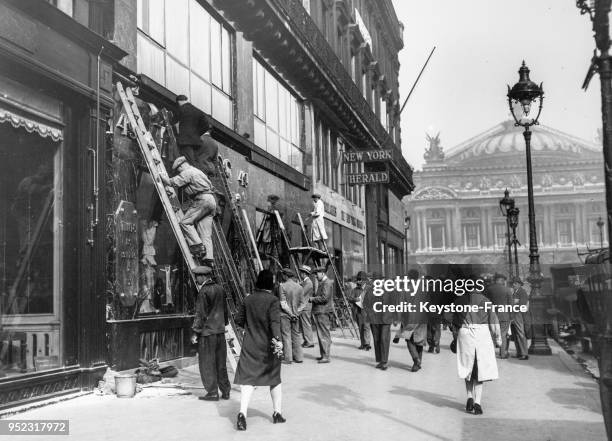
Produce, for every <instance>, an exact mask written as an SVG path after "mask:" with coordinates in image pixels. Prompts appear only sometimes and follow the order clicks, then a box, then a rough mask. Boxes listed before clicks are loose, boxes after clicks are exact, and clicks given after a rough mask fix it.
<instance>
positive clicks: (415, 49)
mask: <svg viewBox="0 0 612 441" xmlns="http://www.w3.org/2000/svg"><path fill="white" fill-rule="evenodd" d="M393 3H394V5H395V8H396V11H397V15H398V18H399V19H400V20H401V21H402V22H403V23H404V26H405V30H404V46H405V47H404V49H403V50H402V51H401V52H400V63H401V70H400V96H401V98H400V101H401V102H402V103H403V101H404V99H405V98H406V96H407V94H408V92H409V91H410V87H411V86H412V84H413V82H414V80H415V79H416V77H417V75H418V73H419V71H420V69H421V67H422V65H423V63H424V62H425V60H426V59H427V56H428V54H429V52H430V51H431V49H432V48H433V46H436V47H437V49H436V51H435V53H434V55H433V57H432V59H431V60H430V62H429V65H428V66H427V69H426V70H425V72H424V73H423V76H422V77H421V80H420V81H419V84H418V85H417V87H416V89H415V90H414V92H413V94H412V96H411V98H410V100H409V101H408V104H407V105H406V108H405V109H404V111H403V113H402V147H403V151H404V156H406V158H407V159H408V162H409V163H410V164H411V165H413V166H414V167H415V168H416V169H420V168H421V166H422V164H423V162H424V161H423V152H424V150H425V147H426V141H425V132H426V131H432V132H433V133H434V134H435V133H437V132H438V131H439V132H440V133H441V134H440V139H441V141H442V146H443V147H444V149H445V150H446V151H448V150H449V149H450V148H451V147H454V146H456V145H457V144H459V143H461V142H462V141H465V140H466V139H468V138H471V137H472V136H475V135H477V134H479V133H481V132H484V131H485V130H488V129H489V128H491V127H493V126H494V125H496V124H498V123H499V122H501V121H503V120H505V119H508V118H509V115H510V114H509V111H508V106H507V102H506V93H507V89H506V84H510V86H512V85H513V84H514V83H515V82H516V81H518V73H517V71H518V68H519V67H520V64H521V61H522V60H523V59H525V62H526V63H527V65H528V66H529V68H530V69H531V79H532V80H534V81H536V82H538V83H539V82H543V83H544V92H545V100H544V109H543V111H542V115H541V117H540V122H541V123H542V124H545V125H547V126H550V127H553V128H555V129H558V130H561V131H564V132H567V133H570V134H572V135H576V136H579V137H581V138H584V139H587V140H591V141H593V140H594V139H595V136H596V134H597V129H598V128H600V127H601V111H600V109H601V104H600V97H599V77H598V76H595V77H594V78H593V80H592V81H591V85H590V87H589V90H588V91H587V92H584V91H583V90H582V89H581V86H582V82H583V80H584V77H585V74H586V72H587V68H588V66H589V62H590V59H591V56H592V53H593V49H594V47H595V42H594V40H593V38H592V28H591V22H590V21H589V18H588V16H581V15H580V11H579V10H578V9H577V8H576V6H575V0H513V1H499V0H498V1H492V0H466V1H457V0H437V1H430V0H426V1H415V0H393ZM517 130H519V129H517Z"/></svg>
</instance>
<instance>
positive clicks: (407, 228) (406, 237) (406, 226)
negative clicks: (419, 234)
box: [404, 216, 412, 271]
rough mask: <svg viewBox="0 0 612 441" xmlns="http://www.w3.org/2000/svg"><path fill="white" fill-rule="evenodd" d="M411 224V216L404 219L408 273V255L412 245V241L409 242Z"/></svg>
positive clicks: (405, 256) (405, 260) (405, 257)
mask: <svg viewBox="0 0 612 441" xmlns="http://www.w3.org/2000/svg"><path fill="white" fill-rule="evenodd" d="M411 223H412V219H411V218H410V216H406V217H404V241H405V242H404V269H405V270H406V271H408V253H409V245H410V241H409V240H408V231H409V230H410V225H411Z"/></svg>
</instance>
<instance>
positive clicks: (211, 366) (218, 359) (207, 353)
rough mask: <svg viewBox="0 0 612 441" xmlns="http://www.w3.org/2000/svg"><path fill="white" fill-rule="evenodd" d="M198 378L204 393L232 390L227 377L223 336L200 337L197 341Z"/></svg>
mask: <svg viewBox="0 0 612 441" xmlns="http://www.w3.org/2000/svg"><path fill="white" fill-rule="evenodd" d="M198 359H199V365H200V377H201V378H202V384H203V385H204V389H206V392H208V393H210V394H215V393H219V389H221V393H229V392H230V389H231V388H232V386H231V384H230V381H229V378H228V376H227V365H226V362H227V349H226V347H225V334H213V335H207V336H200V338H199V340H198Z"/></svg>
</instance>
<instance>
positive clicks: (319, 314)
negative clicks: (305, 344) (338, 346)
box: [310, 266, 334, 363]
mask: <svg viewBox="0 0 612 441" xmlns="http://www.w3.org/2000/svg"><path fill="white" fill-rule="evenodd" d="M325 270H326V268H325V267H324V266H319V267H317V268H315V272H316V275H317V280H318V282H319V283H318V285H319V286H318V288H317V293H316V295H315V296H313V297H311V298H310V302H311V303H312V304H313V307H312V316H313V318H314V324H315V327H316V330H317V337H318V339H319V351H320V352H321V356H320V357H318V358H317V360H318V362H319V363H329V362H330V359H329V356H330V350H331V343H332V342H331V317H330V315H331V314H332V313H333V311H334V282H333V280H331V279H329V278H328V277H327V274H326V271H325Z"/></svg>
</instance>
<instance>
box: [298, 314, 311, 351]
mask: <svg viewBox="0 0 612 441" xmlns="http://www.w3.org/2000/svg"><path fill="white" fill-rule="evenodd" d="M300 328H301V329H302V338H304V343H306V345H307V346H311V345H313V344H314V339H313V336H312V311H302V312H301V313H300Z"/></svg>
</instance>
